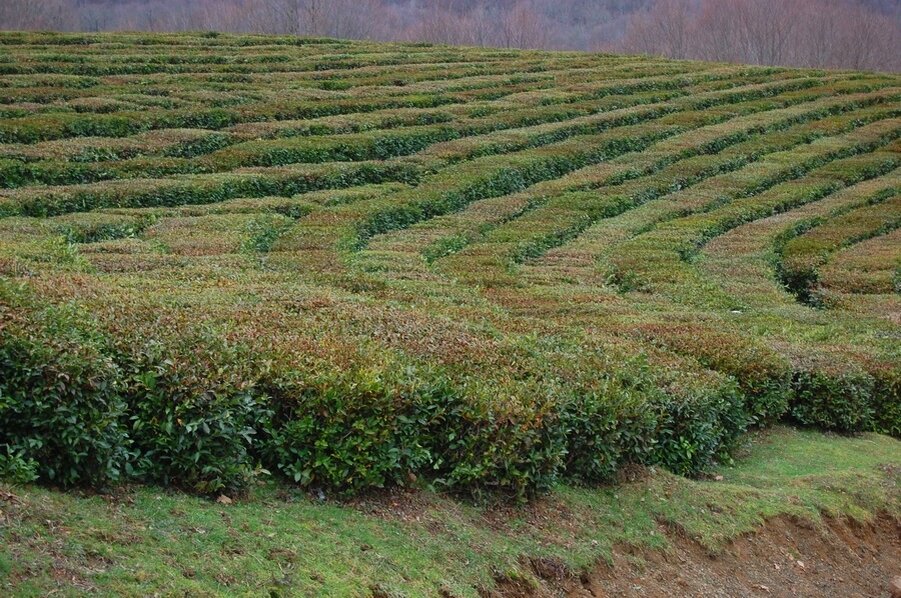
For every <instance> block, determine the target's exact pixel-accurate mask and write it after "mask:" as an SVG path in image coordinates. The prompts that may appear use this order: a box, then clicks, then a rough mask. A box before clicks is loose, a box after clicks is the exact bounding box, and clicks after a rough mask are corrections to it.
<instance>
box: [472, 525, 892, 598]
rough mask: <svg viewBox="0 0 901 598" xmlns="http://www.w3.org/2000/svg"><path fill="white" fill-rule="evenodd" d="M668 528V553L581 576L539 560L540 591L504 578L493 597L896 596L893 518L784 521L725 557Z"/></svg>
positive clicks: (619, 554)
mask: <svg viewBox="0 0 901 598" xmlns="http://www.w3.org/2000/svg"><path fill="white" fill-rule="evenodd" d="M667 531H668V534H667V535H668V537H669V539H670V543H671V548H670V549H669V550H668V551H665V552H663V551H645V550H636V549H630V548H629V547H618V548H617V549H616V550H615V551H614V558H613V564H612V565H608V564H606V563H604V564H601V565H599V566H598V567H597V568H596V569H595V570H594V571H591V572H588V573H584V574H582V575H581V576H576V575H572V574H571V573H569V572H567V571H565V570H564V569H562V568H561V567H558V566H555V564H554V563H552V562H546V561H531V562H530V564H531V566H532V569H533V570H534V571H535V573H536V575H537V576H538V577H539V578H541V579H542V582H541V586H540V587H538V588H534V587H525V586H524V585H523V584H521V583H512V582H505V581H502V582H501V583H500V584H499V586H498V587H497V588H496V589H495V590H494V591H492V592H490V593H489V594H488V595H489V596H490V597H491V598H518V597H530V598H531V597H535V598H543V597H549V596H568V597H573V598H575V597H579V598H583V597H596V598H602V597H613V596H642V597H644V596H648V597H657V596H661V597H662V596H666V597H667V598H673V597H681V596H692V597H696V596H697V597H733V596H767V597H783V596H784V597H797V596H822V597H833V596H843V597H845V596H847V597H871V596H873V597H876V596H879V597H882V596H892V582H893V579H895V578H896V577H898V576H901V520H898V519H895V518H892V517H890V516H888V515H882V516H880V517H878V518H877V519H876V520H875V521H874V522H872V523H867V524H862V523H858V522H854V521H845V520H835V519H830V520H826V521H825V522H824V525H823V526H820V527H816V526H814V525H813V524H811V523H810V522H807V521H803V520H799V519H794V518H789V517H778V518H775V519H773V520H771V521H769V522H768V523H767V524H766V525H764V526H763V527H762V528H761V529H760V530H758V531H757V532H755V533H754V534H750V535H746V536H743V537H741V538H738V539H737V540H735V541H733V542H732V543H731V544H729V545H728V546H727V547H726V548H725V550H723V551H722V552H720V553H719V554H710V553H709V552H708V551H706V550H705V549H704V548H703V547H701V546H700V545H699V544H698V543H697V542H695V541H693V540H691V539H689V538H686V537H684V535H681V534H679V533H678V532H677V531H675V530H667ZM896 598H897V597H896Z"/></svg>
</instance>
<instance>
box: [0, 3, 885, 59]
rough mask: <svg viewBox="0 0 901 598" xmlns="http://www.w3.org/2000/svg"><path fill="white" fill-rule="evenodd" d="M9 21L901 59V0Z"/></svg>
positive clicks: (153, 8) (285, 6)
mask: <svg viewBox="0 0 901 598" xmlns="http://www.w3.org/2000/svg"><path fill="white" fill-rule="evenodd" d="M0 29H7V30H10V29H11V30H19V29H52V30H63V31H106V30H141V31H184V30H216V31H230V32H244V33H281V34H291V35H315V36H330V37H340V38H355V39H374V40H405V41H406V40H410V41H426V42H434V43H447V44H457V45H473V46H493V47H506V48H549V49H564V50H600V51H611V52H630V53H646V54H654V55H662V56H668V57H673V58H696V59H705V60H716V61H727V62H742V63H752V64H770V65H791V66H811V67H837V68H854V69H869V70H886V71H898V70H901V52H899V51H898V48H899V47H901V3H899V2H897V0H119V1H112V0H3V2H2V3H0Z"/></svg>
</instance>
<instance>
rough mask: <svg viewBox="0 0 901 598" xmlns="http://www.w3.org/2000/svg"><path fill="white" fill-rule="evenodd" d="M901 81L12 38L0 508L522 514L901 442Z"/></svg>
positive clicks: (552, 59) (3, 179)
mask: <svg viewBox="0 0 901 598" xmlns="http://www.w3.org/2000/svg"><path fill="white" fill-rule="evenodd" d="M899 117H901V76H896V75H884V74H872V73H857V72H833V71H816V70H797V69H785V68H772V67H755V66H738V65H726V64H712V63H698V62H679V61H671V60H663V59H657V58H649V57H620V56H612V55H604V54H584V53H549V52H537V51H508V50H491V49H468V48H450V47H438V46H430V45H421V44H375V43H366V42H347V41H339V40H332V39H298V38H293V37H265V36H233V35H213V34H179V35H160V34H102V35H81V34H79V35H74V34H52V33H33V34H24V33H3V34H0V476H2V477H6V478H11V479H13V480H18V481H23V482H27V481H33V480H38V481H41V482H46V483H49V484H52V485H54V486H88V487H93V488H98V489H103V488H108V487H110V486H112V485H113V484H115V483H117V482H146V483H151V484H162V485H168V486H173V487H176V488H181V489H185V490H188V491H191V492H196V493H200V494H213V493H220V492H226V491H227V492H240V491H241V490H242V489H244V488H247V486H248V484H249V483H251V482H252V481H253V480H254V478H255V477H257V476H262V475H271V476H274V477H276V478H280V479H284V480H286V481H287V482H288V483H290V484H296V485H299V486H301V487H305V488H311V489H322V490H325V491H326V492H329V493H339V494H343V495H350V494H354V493H359V492H361V491H367V490H371V489H373V488H380V487H385V486H397V485H401V486H414V487H419V486H424V485H428V486H430V487H432V488H436V489H439V490H447V491H450V492H454V493H458V492H459V493H462V494H466V495H470V496H476V497H482V496H491V497H498V496H499V497H509V498H513V499H525V498H528V497H530V496H534V495H536V494H539V493H541V492H543V491H545V490H546V489H548V488H550V487H552V486H553V485H555V484H557V483H559V482H569V483H578V484H581V483H588V484H591V483H598V482H604V481H608V480H610V479H613V478H614V476H615V475H616V474H617V472H618V471H619V470H621V469H622V467H623V466H624V465H627V464H630V463H640V464H645V465H659V466H662V467H664V468H666V469H669V470H670V471H672V472H674V473H677V474H694V473H697V472H700V471H703V470H705V468H708V467H710V466H712V465H713V464H715V463H717V462H720V463H721V462H723V461H724V460H728V458H729V457H728V455H729V451H730V449H731V448H732V447H733V446H734V444H735V441H736V440H737V439H738V438H739V436H740V435H741V434H742V433H743V432H744V431H746V430H748V429H749V428H753V427H761V426H766V425H768V424H771V423H774V422H776V421H780V420H785V421H790V422H794V423H796V424H800V425H802V426H811V427H817V428H820V429H827V430H834V431H837V432H841V433H855V432H863V431H876V432H881V433H886V434H890V435H894V436H896V437H897V436H901V342H899V341H901V294H899V292H901V237H899V236H898V231H899V228H901V169H899V166H901V140H899V137H901V118H899Z"/></svg>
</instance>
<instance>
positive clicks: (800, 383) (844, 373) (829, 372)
mask: <svg viewBox="0 0 901 598" xmlns="http://www.w3.org/2000/svg"><path fill="white" fill-rule="evenodd" d="M792 385H793V387H794V400H793V401H792V405H791V415H792V417H793V418H794V419H795V420H797V421H798V423H801V424H803V425H805V426H817V427H821V428H825V429H827V430H835V431H837V432H848V433H852V432H861V431H863V430H867V429H870V428H871V427H872V425H873V405H872V396H873V390H874V383H873V378H872V377H871V376H869V375H867V374H866V373H863V372H859V371H854V370H839V369H837V368H831V369H801V370H799V371H796V372H795V375H794V379H793V382H792Z"/></svg>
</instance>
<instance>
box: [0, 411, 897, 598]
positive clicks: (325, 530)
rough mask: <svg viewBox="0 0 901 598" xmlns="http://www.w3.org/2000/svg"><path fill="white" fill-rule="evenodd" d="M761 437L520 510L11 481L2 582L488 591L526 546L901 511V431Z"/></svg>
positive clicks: (114, 590) (634, 539) (654, 543)
mask: <svg viewBox="0 0 901 598" xmlns="http://www.w3.org/2000/svg"><path fill="white" fill-rule="evenodd" d="M746 442H747V445H746V446H745V447H744V448H742V449H741V451H740V457H739V458H738V460H737V462H736V463H735V464H734V465H733V466H723V467H719V468H717V469H716V470H714V471H712V472H711V474H712V476H711V477H710V478H707V479H701V480H690V479H686V478H681V477H677V476H673V475H671V474H668V473H666V472H664V471H662V470H659V469H658V470H650V471H645V472H639V473H642V477H641V479H638V480H635V481H624V482H623V483H621V484H619V485H616V486H609V487H602V488H596V489H586V488H578V487H559V488H557V489H555V490H554V491H553V492H552V493H551V494H549V495H547V496H546V497H544V498H542V499H541V500H540V501H538V502H536V503H533V504H532V505H529V506H528V507H524V508H519V509H511V508H509V507H496V508H485V507H481V508H480V507H475V506H471V505H468V504H467V503H465V502H459V501H454V500H451V499H449V498H446V497H442V496H440V495H436V494H432V493H428V492H415V493H399V494H394V495H388V496H387V497H381V498H377V499H368V500H363V501H361V502H359V503H356V504H355V505H348V504H341V503H336V502H333V501H331V500H326V501H325V502H320V501H318V500H317V499H315V498H310V497H309V496H308V495H307V494H305V493H301V492H295V491H293V490H292V489H290V488H286V487H284V486H281V485H274V484H264V485H262V486H258V487H256V488H254V489H253V490H252V492H251V494H250V496H248V497H247V498H245V499H242V500H239V501H237V502H236V503H234V504H231V505H221V504H217V503H214V502H212V501H207V500H203V499H199V498H194V497H190V496H186V495H183V494H178V493H171V492H167V491H165V490H162V489H158V488H152V487H145V488H137V489H130V490H125V491H121V492H118V493H116V494H114V495H112V496H92V495H84V494H81V493H71V492H70V493H61V492H58V491H54V490H46V489H42V488H38V487H34V486H25V487H20V486H8V485H5V486H0V496H2V497H5V496H7V494H8V493H11V494H14V495H15V497H16V499H15V500H13V501H10V500H9V498H8V497H7V498H5V499H4V500H2V501H0V508H2V511H3V517H4V526H3V527H2V528H0V538H2V545H3V548H2V549H0V589H2V590H3V591H4V592H6V593H12V594H15V595H17V596H42V595H46V594H47V593H49V592H51V591H61V592H62V595H69V594H78V593H79V592H80V591H81V590H83V589H85V588H94V589H95V590H97V591H98V592H99V593H100V594H101V595H112V594H115V595H147V594H154V593H159V594H162V595H173V594H183V593H188V594H191V595H209V596H216V595H260V594H266V593H267V592H275V593H278V594H279V595H321V596H354V595H367V594H369V593H370V592H371V591H372V590H373V589H376V588H378V589H381V590H383V591H385V592H388V593H389V594H390V595H399V596H430V595H435V594H436V593H437V592H438V590H439V589H445V590H447V591H449V592H450V593H451V594H452V595H455V596H476V595H478V594H477V590H478V589H480V588H481V589H486V588H489V587H491V586H492V584H493V583H494V579H495V578H496V577H497V576H503V575H506V576H513V577H520V578H523V579H526V580H528V579H530V578H531V575H532V574H531V573H530V572H529V571H528V570H527V569H526V568H524V567H523V564H522V562H523V561H522V560H521V557H548V558H555V559H559V560H560V561H562V562H564V563H566V565H567V566H568V567H570V568H571V570H573V571H580V570H583V569H586V568H591V566H592V565H593V564H595V563H596V562H597V561H598V560H601V559H605V558H609V557H610V554H611V551H612V549H613V547H614V546H619V545H622V544H633V545H636V546H642V547H646V548H654V549H661V550H666V549H667V546H668V540H667V536H666V533H667V529H668V526H672V527H675V528H678V529H679V530H680V532H681V533H684V534H687V535H688V536H689V537H691V538H694V539H695V540H697V541H698V542H699V543H700V544H701V545H703V546H705V547H706V548H707V549H708V550H710V551H712V552H715V551H717V550H719V549H721V548H722V547H723V546H724V545H725V544H726V543H727V542H728V541H729V540H730V539H732V538H735V537H736V536H738V535H740V534H744V533H746V532H751V531H753V530H754V529H756V528H758V527H759V526H760V525H761V524H762V523H763V522H764V521H766V520H767V519H769V518H773V517H776V516H778V515H792V516H797V517H801V518H804V519H806V520H809V521H812V522H815V523H816V522H818V521H820V518H821V517H823V516H830V517H850V518H853V519H856V520H859V521H867V520H871V519H872V518H873V517H874V516H875V515H876V514H877V513H887V514H890V515H893V516H901V501H899V494H898V490H897V484H898V483H899V481H901V480H899V478H898V468H899V467H901V451H899V443H898V441H897V440H893V439H890V438H888V437H885V436H878V435H873V434H868V435H863V436H860V437H856V438H847V437H839V436H833V435H824V434H821V433H816V432H809V431H797V430H793V429H790V428H783V427H778V428H775V429H773V430H771V431H769V432H767V433H761V434H757V435H754V436H753V437H749V438H746ZM714 475H715V476H722V479H721V480H719V481H717V480H716V479H714V477H713V476H714Z"/></svg>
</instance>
